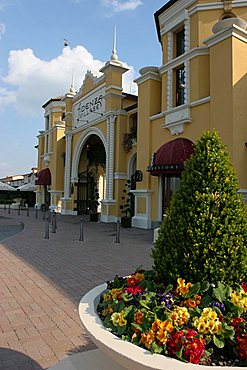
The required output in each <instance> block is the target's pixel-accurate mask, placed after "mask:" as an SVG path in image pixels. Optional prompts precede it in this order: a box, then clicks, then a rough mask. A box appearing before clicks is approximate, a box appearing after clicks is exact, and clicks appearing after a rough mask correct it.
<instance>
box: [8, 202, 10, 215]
mask: <svg viewBox="0 0 247 370" xmlns="http://www.w3.org/2000/svg"><path fill="white" fill-rule="evenodd" d="M8 214H10V203H9V210H8Z"/></svg>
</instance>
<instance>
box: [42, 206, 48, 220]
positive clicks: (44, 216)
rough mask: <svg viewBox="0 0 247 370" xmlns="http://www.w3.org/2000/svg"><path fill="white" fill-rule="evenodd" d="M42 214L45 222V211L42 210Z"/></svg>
mask: <svg viewBox="0 0 247 370" xmlns="http://www.w3.org/2000/svg"><path fill="white" fill-rule="evenodd" d="M42 213H43V215H42V220H45V211H44V210H43V209H42ZM48 220H49V217H48Z"/></svg>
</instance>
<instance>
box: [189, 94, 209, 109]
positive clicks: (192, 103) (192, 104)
mask: <svg viewBox="0 0 247 370" xmlns="http://www.w3.org/2000/svg"><path fill="white" fill-rule="evenodd" d="M210 99H211V98H210V96H207V97H206V98H202V99H198V100H194V101H193V102H191V103H190V107H191V108H193V107H196V106H197V105H201V104H205V103H209V102H210Z"/></svg>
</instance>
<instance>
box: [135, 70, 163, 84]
mask: <svg viewBox="0 0 247 370" xmlns="http://www.w3.org/2000/svg"><path fill="white" fill-rule="evenodd" d="M150 80H154V81H161V77H160V74H159V72H158V68H157V72H153V71H148V72H146V73H145V74H144V75H142V76H140V77H137V78H136V79H135V80H134V82H136V83H137V85H140V84H142V83H143V82H146V81H150Z"/></svg>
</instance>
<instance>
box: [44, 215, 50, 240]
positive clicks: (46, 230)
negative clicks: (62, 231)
mask: <svg viewBox="0 0 247 370" xmlns="http://www.w3.org/2000/svg"><path fill="white" fill-rule="evenodd" d="M45 239H49V217H46V222H45Z"/></svg>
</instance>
